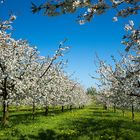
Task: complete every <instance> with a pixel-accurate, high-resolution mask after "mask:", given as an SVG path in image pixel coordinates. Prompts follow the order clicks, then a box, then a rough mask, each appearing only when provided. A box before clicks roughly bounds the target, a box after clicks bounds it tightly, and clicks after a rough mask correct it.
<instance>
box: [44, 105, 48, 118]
mask: <svg viewBox="0 0 140 140" xmlns="http://www.w3.org/2000/svg"><path fill="white" fill-rule="evenodd" d="M48 113H49V106H48V105H46V107H45V115H46V116H48Z"/></svg>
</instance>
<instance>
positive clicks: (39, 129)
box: [0, 107, 140, 140]
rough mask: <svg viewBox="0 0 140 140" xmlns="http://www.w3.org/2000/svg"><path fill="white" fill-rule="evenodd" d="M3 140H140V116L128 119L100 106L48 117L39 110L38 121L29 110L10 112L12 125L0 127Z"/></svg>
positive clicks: (127, 115)
mask: <svg viewBox="0 0 140 140" xmlns="http://www.w3.org/2000/svg"><path fill="white" fill-rule="evenodd" d="M0 140H140V113H135V121H134V122H132V121H131V112H127V113H126V114H125V117H123V116H122V113H121V112H120V111H117V113H113V111H112V110H109V111H105V110H102V108H100V107H87V108H84V109H74V110H72V111H65V112H63V113H61V112H60V111H58V110H56V111H55V112H50V114H49V116H44V114H43V112H42V111H38V112H37V114H36V117H35V120H32V116H31V114H30V112H28V111H19V112H18V113H16V112H11V113H10V124H9V127H7V128H2V127H1V128H0Z"/></svg>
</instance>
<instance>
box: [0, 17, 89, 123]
mask: <svg viewBox="0 0 140 140" xmlns="http://www.w3.org/2000/svg"><path fill="white" fill-rule="evenodd" d="M15 19H16V17H15V16H14V15H12V16H11V17H10V19H9V20H6V21H2V22H1V23H0V101H1V103H2V108H3V117H2V123H3V124H4V125H5V124H6V123H7V121H8V110H9V105H32V107H33V114H34V111H35V107H36V106H39V105H41V106H44V107H45V108H46V113H47V110H48V106H49V105H61V106H65V105H69V106H72V105H75V106H81V105H85V104H86V103H87V102H88V100H89V98H88V96H87V95H86V94H85V90H84V88H83V87H82V86H81V85H80V84H79V83H78V82H76V81H74V80H71V78H70V77H69V76H68V75H67V74H66V73H65V72H64V71H63V68H64V62H63V61H62V60H61V59H60V57H62V56H63V55H64V53H65V52H66V51H67V50H68V49H69V47H65V46H64V44H63V43H64V42H65V41H64V42H61V43H60V45H59V47H58V49H57V50H56V52H55V54H54V55H53V56H52V57H49V56H48V57H44V56H40V54H39V51H38V50H37V48H36V47H32V46H30V45H29V43H28V42H27V41H26V40H21V39H20V40H15V39H14V38H12V37H11V33H9V31H10V30H9V29H11V28H12V26H11V23H12V22H13V20H15Z"/></svg>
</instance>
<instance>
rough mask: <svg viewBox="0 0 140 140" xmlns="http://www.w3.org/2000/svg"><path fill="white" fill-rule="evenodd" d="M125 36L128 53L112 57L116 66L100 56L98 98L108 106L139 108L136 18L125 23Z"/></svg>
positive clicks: (139, 39) (139, 60)
mask: <svg viewBox="0 0 140 140" xmlns="http://www.w3.org/2000/svg"><path fill="white" fill-rule="evenodd" d="M125 30H126V32H127V33H126V35H125V36H124V37H123V41H122V43H123V44H124V45H125V47H126V49H125V51H126V53H125V54H124V53H120V56H121V59H120V60H117V59H115V57H113V56H112V60H113V61H114V66H111V65H109V64H107V63H106V62H105V61H103V60H100V59H99V58H98V62H99V63H98V64H99V67H98V70H97V73H98V74H99V75H100V77H99V81H100V83H101V84H100V85H99V87H101V88H100V94H99V96H98V100H99V101H100V102H102V103H103V104H104V106H105V108H106V107H107V105H111V106H112V105H113V106H114V111H115V109H116V107H119V108H121V109H122V111H123V114H124V110H125V109H130V108H131V109H132V119H134V108H136V109H140V106H139V105H140V28H137V29H136V28H135V27H134V23H133V21H129V24H126V25H125Z"/></svg>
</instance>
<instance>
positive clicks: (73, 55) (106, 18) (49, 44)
mask: <svg viewBox="0 0 140 140" xmlns="http://www.w3.org/2000/svg"><path fill="white" fill-rule="evenodd" d="M33 2H37V0H36V1H35V0H33ZM38 2H39V3H40V2H41V0H38ZM30 7H31V1H30V0H6V1H5V3H3V4H0V18H2V19H7V18H8V16H9V14H10V13H13V14H15V15H17V20H16V21H15V22H14V24H13V27H14V30H13V36H14V37H15V38H17V39H19V38H22V39H27V40H28V41H29V42H30V43H31V44H32V45H36V46H37V47H38V49H39V51H40V53H41V55H48V54H53V52H54V51H55V50H56V49H57V47H58V44H59V42H60V41H62V40H64V39H65V38H67V39H68V41H67V43H66V45H68V46H71V49H70V51H69V53H68V54H66V55H65V57H64V59H68V62H69V63H68V65H67V68H66V71H67V72H68V73H69V74H71V73H73V72H75V74H74V77H76V78H77V79H78V81H79V82H81V83H82V85H84V86H85V87H90V86H94V85H95V81H94V80H93V79H91V77H90V76H89V75H94V76H96V73H95V70H96V66H95V64H94V59H95V53H97V54H98V55H99V57H100V58H102V59H105V60H107V61H108V62H109V63H112V62H111V58H110V55H115V56H116V57H117V58H118V55H117V51H118V50H124V46H122V45H121V43H120V42H121V38H122V36H123V34H124V33H125V32H124V25H125V24H126V23H127V22H128V20H129V19H133V20H134V21H136V19H137V20H138V18H137V17H138V16H133V17H132V18H130V17H129V18H125V19H122V18H121V19H119V21H118V22H112V18H113V16H114V15H115V13H114V12H113V11H109V12H108V13H107V14H104V15H102V16H95V18H93V20H92V22H90V23H87V24H85V25H79V24H78V23H77V22H76V21H75V20H76V16H77V14H73V15H72V14H68V15H62V16H58V17H46V16H43V15H42V14H41V13H38V14H32V13H31V9H30Z"/></svg>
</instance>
